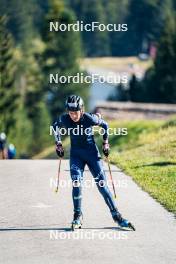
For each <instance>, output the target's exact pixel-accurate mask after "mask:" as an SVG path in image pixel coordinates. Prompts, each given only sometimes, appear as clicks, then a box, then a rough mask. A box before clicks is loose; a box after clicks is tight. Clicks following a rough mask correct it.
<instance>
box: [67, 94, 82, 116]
mask: <svg viewBox="0 0 176 264" xmlns="http://www.w3.org/2000/svg"><path fill="white" fill-rule="evenodd" d="M65 106H66V109H67V110H68V111H73V112H74V111H79V110H81V109H82V108H83V106H84V102H83V99H82V98H81V97H80V96H77V95H70V96H69V97H68V98H67V100H66V102H65Z"/></svg>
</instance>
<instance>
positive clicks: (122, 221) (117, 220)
mask: <svg viewBox="0 0 176 264" xmlns="http://www.w3.org/2000/svg"><path fill="white" fill-rule="evenodd" d="M113 219H114V222H115V223H117V224H118V225H119V226H120V227H122V228H129V229H131V230H133V231H135V230H136V229H135V227H134V225H133V224H132V223H130V222H129V221H128V220H126V219H124V218H122V216H121V215H120V214H118V215H115V216H114V217H113Z"/></svg>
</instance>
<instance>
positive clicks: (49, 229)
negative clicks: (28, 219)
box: [0, 226, 132, 232]
mask: <svg viewBox="0 0 176 264" xmlns="http://www.w3.org/2000/svg"><path fill="white" fill-rule="evenodd" d="M105 229H106V230H114V231H132V230H128V229H123V228H120V227H82V228H81V229H80V230H105ZM53 230H57V231H60V232H63V231H65V232H70V231H72V230H71V228H68V227H32V226H31V227H30V226H29V227H7V228H0V232H8V231H53Z"/></svg>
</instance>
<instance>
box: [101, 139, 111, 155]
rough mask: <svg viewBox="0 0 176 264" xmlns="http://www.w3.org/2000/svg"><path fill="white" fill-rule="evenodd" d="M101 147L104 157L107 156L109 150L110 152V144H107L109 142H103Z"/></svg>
mask: <svg viewBox="0 0 176 264" xmlns="http://www.w3.org/2000/svg"><path fill="white" fill-rule="evenodd" d="M102 149H103V154H104V155H105V157H108V156H109V152H110V146H109V143H105V142H104V143H103V146H102Z"/></svg>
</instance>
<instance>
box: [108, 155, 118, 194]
mask: <svg viewBox="0 0 176 264" xmlns="http://www.w3.org/2000/svg"><path fill="white" fill-rule="evenodd" d="M106 159H107V163H108V168H109V174H110V178H111V183H112V187H113V191H114V198H115V199H116V198H117V195H116V191H115V186H114V181H113V178H112V172H111V167H110V162H109V159H108V157H106Z"/></svg>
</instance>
